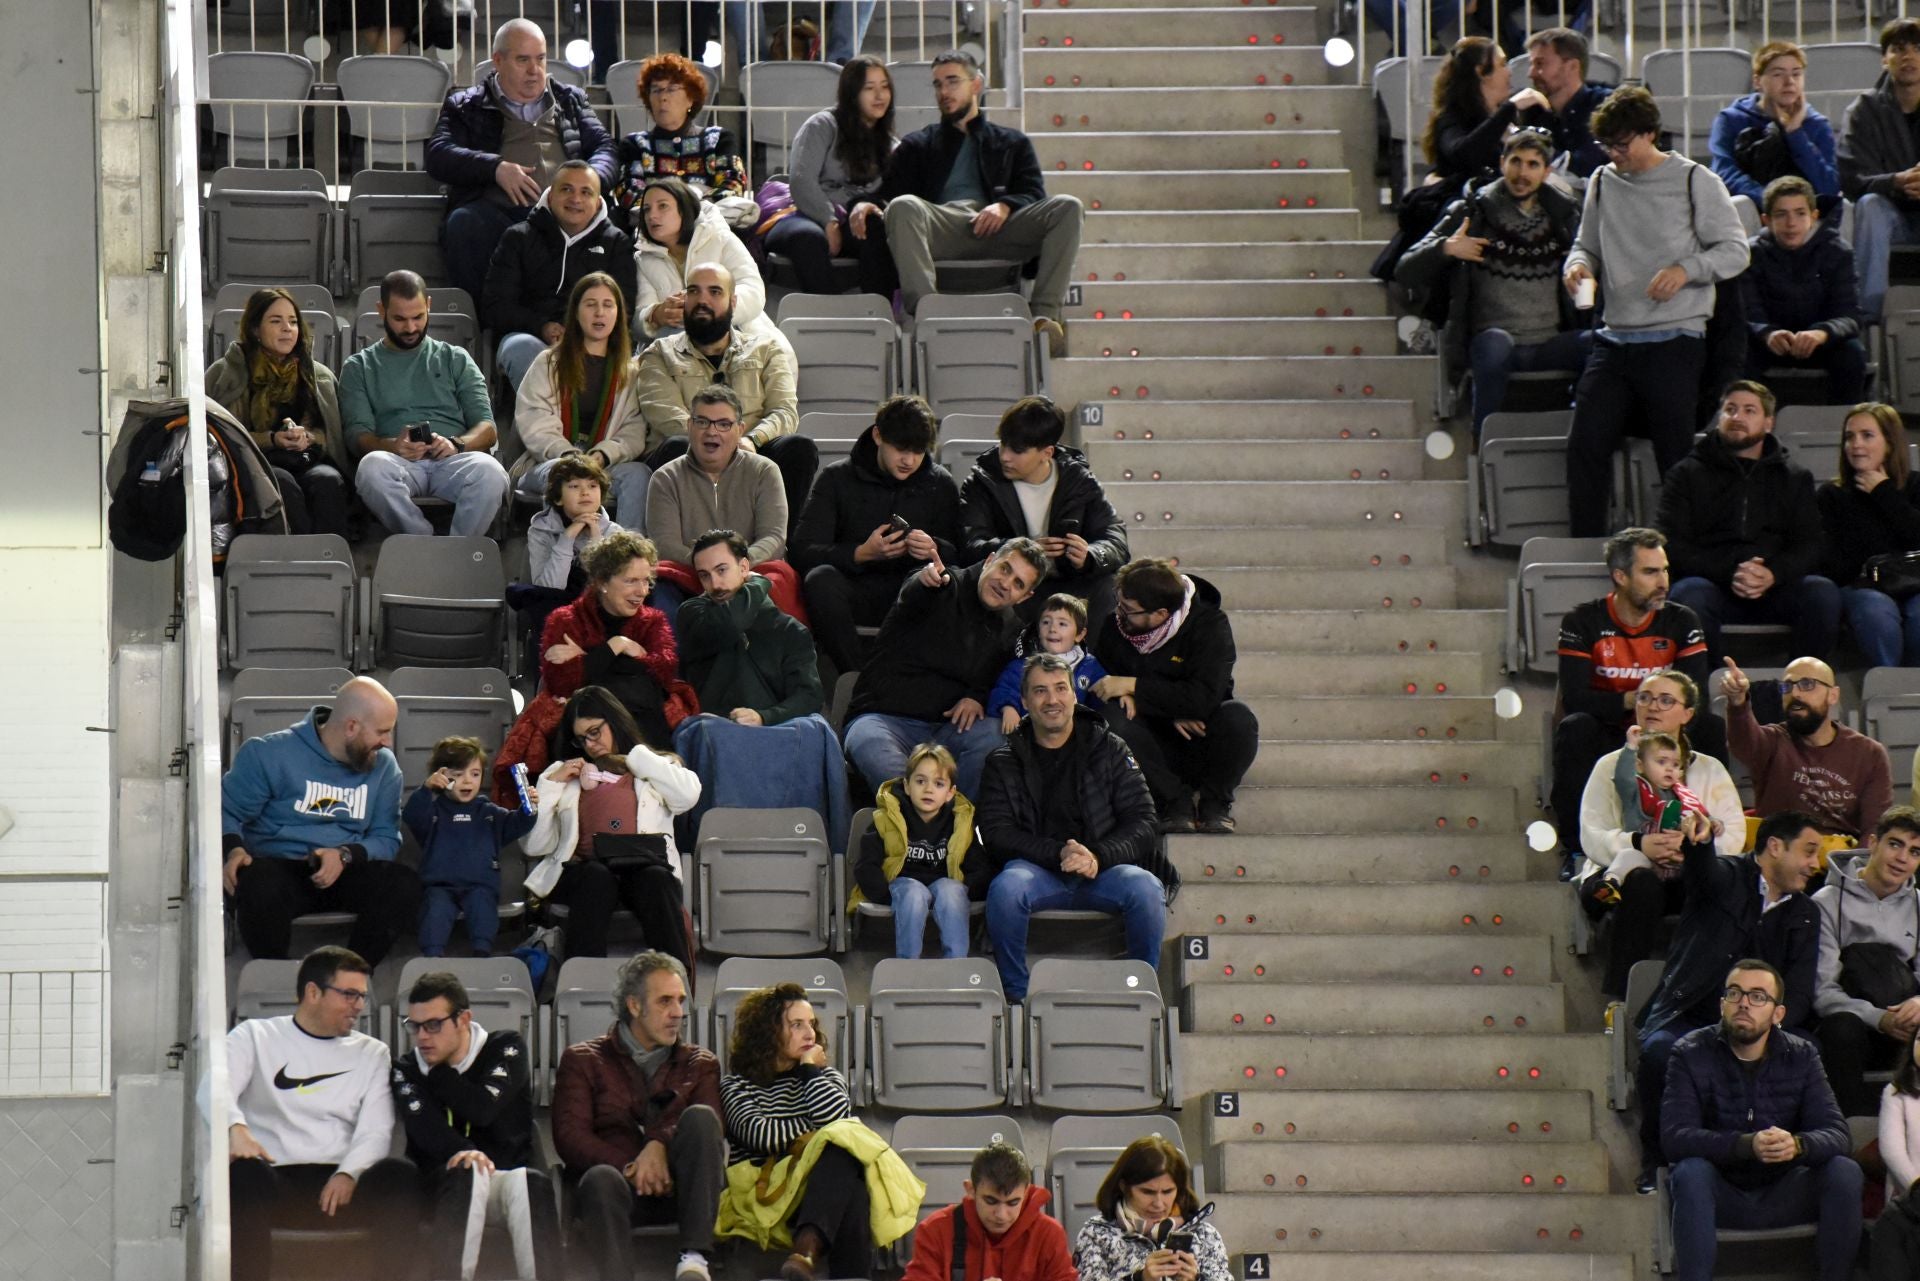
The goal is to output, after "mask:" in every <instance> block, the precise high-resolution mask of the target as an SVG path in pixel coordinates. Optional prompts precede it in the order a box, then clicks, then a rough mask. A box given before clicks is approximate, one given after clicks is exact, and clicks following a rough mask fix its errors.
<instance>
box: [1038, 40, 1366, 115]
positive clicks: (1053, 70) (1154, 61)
mask: <svg viewBox="0 0 1920 1281" xmlns="http://www.w3.org/2000/svg"><path fill="white" fill-rule="evenodd" d="M1021 67H1022V74H1023V75H1024V77H1025V79H1026V85H1025V87H1026V88H1028V89H1139V88H1167V89H1186V90H1188V91H1189V92H1194V93H1195V96H1197V97H1211V96H1212V93H1213V90H1212V88H1211V87H1210V86H1214V85H1247V86H1254V87H1266V86H1272V87H1286V86H1290V85H1323V84H1328V83H1330V82H1331V81H1332V79H1333V77H1334V75H1335V74H1336V73H1335V71H1334V69H1333V68H1332V67H1329V66H1328V65H1327V60H1326V57H1325V56H1324V55H1323V54H1322V53H1321V51H1320V50H1318V49H1315V48H1311V47H1307V48H1302V47H1299V46H1291V45H1276V44H1265V45H1261V46H1259V47H1257V48H1256V47H1255V46H1253V45H1249V44H1246V43H1244V40H1243V42H1242V43H1240V44H1238V45H1228V46H1224V47H1216V48H1207V47H1204V46H1186V47H1181V46H1166V45H1162V46H1160V47H1157V48H1146V47H1139V46H1136V47H1134V48H1129V49H1083V48H1080V47H1079V46H1077V45H1076V46H1075V47H1073V48H1071V49H1034V48H1031V47H1030V48H1027V49H1025V50H1023V51H1022V53H1021ZM1262 77H1264V79H1262ZM1200 85H1205V86H1209V88H1208V89H1207V90H1206V91H1205V92H1204V93H1201V92H1196V91H1195V89H1194V87H1195V86H1200ZM1173 124H1174V122H1172V121H1168V122H1167V125H1168V126H1171V125H1173ZM1107 127H1108V128H1113V129H1117V128H1123V127H1124V126H1120V125H1108V126H1107Z"/></svg>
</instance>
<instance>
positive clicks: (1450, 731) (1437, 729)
mask: <svg viewBox="0 0 1920 1281" xmlns="http://www.w3.org/2000/svg"><path fill="white" fill-rule="evenodd" d="M1384 625H1385V624H1384V623H1383V626H1384ZM1246 702H1247V704H1248V706H1250V707H1251V708H1252V709H1253V713H1254V715H1255V716H1257V717H1259V719H1260V737H1261V739H1262V740H1266V739H1273V738H1284V739H1293V740H1296V741H1297V740H1301V739H1305V740H1309V741H1312V742H1320V741H1324V740H1325V739H1326V737H1327V735H1328V734H1329V733H1331V732H1333V731H1334V730H1336V729H1337V730H1339V731H1340V732H1341V733H1343V734H1347V735H1350V736H1352V737H1353V738H1356V739H1367V740H1373V739H1399V740H1403V741H1407V742H1428V743H1432V744H1434V745H1436V746H1440V745H1444V744H1445V743H1447V742H1449V741H1450V740H1454V739H1461V740H1467V741H1474V740H1478V741H1481V742H1492V741H1495V740H1500V741H1516V740H1518V741H1525V740H1524V739H1522V734H1521V732H1520V731H1516V730H1513V729H1509V728H1508V726H1507V724H1506V723H1503V722H1501V720H1500V718H1499V717H1497V716H1495V715H1494V711H1493V700H1492V699H1490V698H1474V697H1468V696H1462V695H1457V694H1444V695H1433V694H1419V695H1411V696H1409V695H1404V694H1403V695H1400V696H1398V697H1381V696H1372V695H1364V696H1355V695H1351V694H1336V695H1327V696H1307V697H1292V698H1262V697H1260V696H1258V695H1255V696H1254V697H1252V698H1249V699H1247V700H1246ZM1516 719H1518V720H1522V721H1525V720H1528V719H1529V718H1527V717H1524V716H1523V717H1518V718H1516ZM1536 733H1537V731H1536ZM1536 741H1537V740H1536ZM1322 830H1326V831H1334V830H1338V829H1337V827H1336V828H1326V829H1322Z"/></svg>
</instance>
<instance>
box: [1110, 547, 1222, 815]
mask: <svg viewBox="0 0 1920 1281" xmlns="http://www.w3.org/2000/svg"><path fill="white" fill-rule="evenodd" d="M1118 591H1119V601H1120V603H1119V606H1118V609H1117V611H1116V614H1115V622H1116V623H1117V626H1115V627H1109V628H1107V629H1106V631H1105V632H1103V633H1102V634H1101V638H1100V645H1099V647H1098V648H1097V649H1095V650H1094V657H1095V658H1098V659H1099V660H1100V665H1101V666H1102V667H1104V668H1106V669H1107V674H1106V676H1104V677H1102V678H1101V679H1100V680H1099V681H1097V682H1095V683H1094V686H1093V693H1094V695H1095V697H1097V698H1101V699H1104V700H1106V716H1107V726H1108V728H1110V729H1112V730H1113V732H1114V733H1116V734H1118V735H1119V736H1120V738H1121V740H1122V741H1123V742H1125V743H1126V745H1127V746H1128V748H1130V749H1131V750H1132V752H1133V755H1134V758H1135V759H1136V760H1138V761H1139V762H1140V766H1141V768H1142V769H1143V770H1144V771H1145V772H1146V778H1147V785H1148V787H1149V788H1151V789H1152V792H1153V800H1154V804H1155V805H1156V806H1157V807H1158V809H1159V813H1160V830H1161V831H1163V832H1187V831H1196V832H1213V833H1227V832H1231V831H1233V827H1234V823H1233V794H1234V791H1235V790H1236V789H1237V788H1238V787H1239V786H1240V780H1241V779H1243V778H1245V777H1246V774H1247V770H1248V768H1249V767H1251V766H1252V764H1253V756H1254V753H1255V752H1256V751H1257V750H1258V749H1259V746H1260V722H1259V721H1258V720H1256V719H1255V718H1254V715H1253V709H1252V708H1250V707H1248V706H1247V705H1246V704H1245V703H1243V702H1241V701H1240V700H1239V699H1237V698H1235V697H1234V696H1233V663H1234V656H1235V652H1234V646H1233V626H1232V624H1231V623H1229V622H1228V621H1227V615H1226V611H1225V610H1223V609H1221V608H1220V591H1219V589H1218V588H1216V587H1215V586H1214V585H1213V584H1212V583H1209V582H1208V581H1206V580H1205V579H1204V578H1195V577H1194V576H1192V575H1191V574H1182V573H1181V572H1180V571H1179V570H1177V569H1175V568H1174V566H1173V562H1172V561H1166V560H1146V559H1143V560H1136V561H1134V562H1133V563H1132V564H1130V565H1128V566H1126V567H1125V568H1124V569H1122V570H1121V571H1120V574H1119V583H1118ZM1196 794H1197V795H1196ZM1196 800H1197V801H1198V809H1197V816H1196V806H1195V802H1196Z"/></svg>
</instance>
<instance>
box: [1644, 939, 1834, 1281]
mask: <svg viewBox="0 0 1920 1281" xmlns="http://www.w3.org/2000/svg"><path fill="white" fill-rule="evenodd" d="M1791 999H1792V998H1791V996H1790V995H1789V989H1788V986H1787V984H1786V982H1785V981H1784V980H1783V979H1782V978H1781V975H1780V971H1779V970H1778V969H1777V968H1776V967H1775V966H1773V965H1770V964H1768V963H1767V962H1766V961H1764V960H1760V959H1757V958H1747V959H1743V960H1739V961H1735V962H1734V964H1733V968H1732V969H1731V970H1730V971H1728V972H1727V977H1726V986H1725V988H1724V989H1723V990H1722V992H1721V993H1720V1017H1719V1020H1718V1022H1717V1024H1716V1025H1715V1026H1712V1027H1703V1028H1699V1029H1697V1030H1696V1031H1693V1032H1689V1033H1688V1034H1687V1035H1686V1036H1684V1037H1682V1038H1680V1040H1679V1041H1678V1042H1677V1043H1676V1044H1675V1045H1674V1047H1673V1056H1672V1058H1671V1060H1670V1061H1669V1063H1668V1067H1667V1095H1666V1101H1665V1105H1664V1108H1663V1109H1662V1113H1663V1127H1664V1128H1663V1131H1662V1140H1663V1142H1664V1144H1665V1146H1666V1151H1667V1155H1668V1156H1669V1157H1670V1158H1672V1160H1673V1163H1674V1164H1673V1181H1672V1194H1673V1237H1674V1255H1675V1263H1676V1264H1677V1267H1676V1270H1675V1275H1676V1276H1677V1277H1679V1278H1680V1281H1709V1278H1711V1277H1712V1276H1713V1275H1714V1267H1713V1265H1714V1255H1715V1253H1716V1249H1717V1246H1718V1241H1717V1239H1716V1237H1715V1233H1716V1232H1717V1231H1718V1230H1719V1229H1722V1228H1733V1229H1753V1228H1784V1227H1789V1226H1792V1225H1795V1224H1802V1223H1812V1224H1814V1225H1816V1227H1815V1235H1814V1252H1815V1254H1816V1256H1817V1257H1818V1259H1819V1271H1818V1273H1817V1274H1816V1275H1818V1276H1819V1278H1820V1281H1848V1279H1849V1278H1851V1277H1852V1276H1853V1273H1854V1262H1855V1256H1856V1255H1857V1254H1858V1252H1859V1248H1860V1225H1861V1217H1860V1186H1861V1173H1860V1167H1859V1166H1858V1165H1857V1164H1855V1162H1854V1160H1853V1157H1852V1156H1851V1155H1849V1154H1850V1153H1851V1152H1852V1151H1853V1140H1852V1136H1851V1135H1850V1134H1849V1133H1848V1131H1847V1122H1846V1118H1845V1117H1843V1116H1842V1115H1841V1113H1840V1109H1839V1108H1838V1107H1837V1106H1835V1104H1834V1099H1833V1091H1832V1090H1831V1089H1829V1088H1828V1087H1827V1078H1826V1077H1825V1075H1823V1074H1822V1072H1821V1070H1820V1056H1819V1055H1818V1054H1817V1053H1815V1051H1814V1048H1813V1046H1812V1045H1810V1044H1809V1043H1808V1042H1807V1040H1806V1039H1805V1038H1804V1037H1801V1036H1796V1035H1795V1034H1794V1033H1792V1032H1790V1031H1787V1030H1786V1029H1785V1028H1784V1027H1783V1026H1782V1025H1783V1023H1784V1022H1785V1021H1786V1019H1787V1018H1788V1016H1789V1014H1790V1010H1789V1009H1788V1008H1787V1007H1788V1004H1789V1003H1790V1002H1791Z"/></svg>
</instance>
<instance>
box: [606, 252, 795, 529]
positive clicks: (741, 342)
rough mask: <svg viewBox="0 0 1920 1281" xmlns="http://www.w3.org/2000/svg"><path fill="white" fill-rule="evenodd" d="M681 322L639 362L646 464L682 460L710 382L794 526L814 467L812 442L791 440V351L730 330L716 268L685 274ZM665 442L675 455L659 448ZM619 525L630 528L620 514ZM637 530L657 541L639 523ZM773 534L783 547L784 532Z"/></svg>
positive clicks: (729, 294) (763, 337)
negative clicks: (781, 494) (775, 474)
mask: <svg viewBox="0 0 1920 1281" xmlns="http://www.w3.org/2000/svg"><path fill="white" fill-rule="evenodd" d="M682 323H683V324H684V325H685V326H686V327H685V328H684V329H683V330H682V331H681V332H679V333H677V334H668V335H666V336H665V337H663V338H660V339H658V340H656V341H655V342H654V343H653V345H652V346H650V347H648V348H647V350H646V352H645V353H644V354H643V355H642V356H641V357H640V376H639V393H638V394H639V397H640V412H641V413H642V414H643V415H645V416H646V420H647V450H648V454H647V462H648V463H650V464H652V465H653V466H654V467H655V468H656V469H657V468H660V467H661V466H663V465H664V463H665V461H666V460H667V458H668V457H671V456H674V455H676V454H679V453H685V452H686V432H687V419H688V417H689V416H690V414H691V411H692V407H693V398H694V396H695V395H696V394H697V393H699V392H700V391H701V390H703V389H705V388H707V387H711V386H713V385H714V384H715V383H720V384H723V385H725V386H727V387H731V388H732V389H733V391H734V393H735V395H737V396H738V397H739V398H740V421H739V426H740V431H741V436H740V445H739V447H740V449H741V451H743V452H745V453H750V454H751V453H759V454H764V455H766V457H767V460H768V461H769V462H771V463H773V464H774V465H776V466H777V467H779V468H780V482H781V487H782V488H783V489H784V490H785V491H786V496H787V512H788V524H789V526H791V525H792V524H793V523H796V522H798V520H799V519H800V509H801V508H803V507H804V506H806V502H807V491H808V490H810V489H812V488H813V474H814V472H815V471H816V470H818V468H819V466H820V451H819V450H818V449H816V448H815V447H814V444H813V442H812V441H811V440H809V439H808V438H807V437H805V436H800V435H796V434H795V432H796V431H798V429H799V427H800V397H799V382H798V378H797V375H796V373H795V368H794V360H793V349H792V348H791V347H789V346H787V343H786V339H785V338H784V337H781V336H779V332H778V331H777V330H776V331H773V332H772V333H767V332H758V333H755V332H750V331H747V330H743V329H740V328H738V327H737V326H735V325H734V323H733V275H732V273H731V272H729V271H728V270H727V269H726V268H725V267H723V266H721V265H720V264H719V263H717V262H703V263H697V264H695V266H694V268H693V270H692V271H689V272H688V273H687V302H686V311H685V313H684V316H683V319H682ZM670 441H671V442H673V444H674V445H675V446H677V448H666V449H663V446H667V445H668V442H670ZM656 460H657V461H656ZM620 523H621V524H623V525H626V526H628V527H629V528H632V527H634V522H632V521H630V520H628V519H627V513H626V512H624V511H622V512H621V513H620ZM722 523H723V524H724V523H725V522H722ZM639 528H642V529H644V530H645V531H646V533H647V534H648V535H649V536H650V537H655V538H657V537H658V535H657V534H656V533H655V531H654V530H653V528H652V526H651V525H649V524H647V523H645V522H642V524H641V525H640V526H639ZM733 528H736V529H738V528H740V526H738V525H736V526H733ZM694 532H695V533H701V532H704V530H696V531H694ZM781 532H782V541H783V542H784V541H785V540H786V538H787V537H789V536H790V532H789V530H782V531H781ZM689 541H691V540H689ZM775 554H776V555H777V554H778V553H775ZM680 559H684V558H680Z"/></svg>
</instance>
